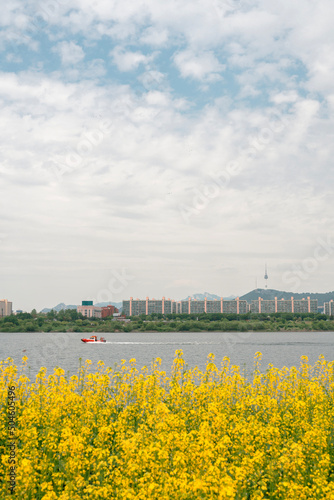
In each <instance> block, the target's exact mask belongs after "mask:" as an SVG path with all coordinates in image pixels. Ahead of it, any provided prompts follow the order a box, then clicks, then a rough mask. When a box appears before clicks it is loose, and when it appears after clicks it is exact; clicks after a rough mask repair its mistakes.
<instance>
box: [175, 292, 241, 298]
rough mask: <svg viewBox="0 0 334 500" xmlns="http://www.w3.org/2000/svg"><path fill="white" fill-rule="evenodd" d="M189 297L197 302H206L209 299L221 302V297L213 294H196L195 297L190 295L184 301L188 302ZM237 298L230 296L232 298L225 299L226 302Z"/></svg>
mask: <svg viewBox="0 0 334 500" xmlns="http://www.w3.org/2000/svg"><path fill="white" fill-rule="evenodd" d="M189 297H190V298H191V299H196V300H204V299H205V298H207V299H208V300H215V299H217V300H220V296H219V295H214V294H213V293H208V292H204V293H194V295H188V297H187V298H186V299H183V300H188V299H189ZM235 298H236V295H230V297H223V299H224V300H233V299H235Z"/></svg>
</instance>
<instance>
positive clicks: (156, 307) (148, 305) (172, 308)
mask: <svg viewBox="0 0 334 500" xmlns="http://www.w3.org/2000/svg"><path fill="white" fill-rule="evenodd" d="M122 312H123V314H125V316H139V315H140V314H145V315H148V314H153V313H157V314H158V313H160V314H172V313H176V312H179V308H178V306H177V303H176V302H175V300H171V299H166V298H165V297H162V299H161V300H156V299H149V298H148V297H146V299H143V300H141V299H133V297H130V300H123V309H122Z"/></svg>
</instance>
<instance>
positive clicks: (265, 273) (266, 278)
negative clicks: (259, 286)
mask: <svg viewBox="0 0 334 500" xmlns="http://www.w3.org/2000/svg"><path fill="white" fill-rule="evenodd" d="M264 279H265V280H266V281H265V285H264V288H268V285H267V282H268V272H267V264H265V266H264Z"/></svg>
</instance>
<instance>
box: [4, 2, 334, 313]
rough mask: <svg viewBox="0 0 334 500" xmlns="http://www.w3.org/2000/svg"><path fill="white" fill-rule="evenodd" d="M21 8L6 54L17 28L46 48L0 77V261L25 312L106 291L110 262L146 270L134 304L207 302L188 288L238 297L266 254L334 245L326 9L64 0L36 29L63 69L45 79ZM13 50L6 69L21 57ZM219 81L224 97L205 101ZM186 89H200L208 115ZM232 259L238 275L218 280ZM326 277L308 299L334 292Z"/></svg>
mask: <svg viewBox="0 0 334 500" xmlns="http://www.w3.org/2000/svg"><path fill="white" fill-rule="evenodd" d="M13 5H14V6H15V9H16V10H15V9H11V8H9V7H8V6H7V7H4V8H5V9H6V10H5V15H4V17H2V19H1V22H2V23H3V24H4V26H5V31H4V32H2V35H1V36H2V37H3V38H2V42H3V43H5V38H6V37H7V38H8V34H9V33H12V32H13V30H14V32H15V30H17V29H19V30H20V33H21V32H22V33H23V34H25V36H26V38H25V40H26V41H27V43H26V45H27V47H28V48H31V49H33V50H35V51H37V49H38V50H40V52H35V53H34V55H33V57H32V58H31V60H32V61H33V63H32V64H34V66H31V67H30V68H28V69H27V70H24V71H22V69H20V71H19V72H17V73H16V74H13V73H10V72H2V73H1V75H0V102H1V109H2V113H1V118H0V125H1V129H2V130H3V133H2V137H1V141H2V143H1V149H0V172H1V179H2V184H1V201H2V207H6V211H5V213H4V214H2V217H1V225H0V234H1V235H5V237H2V238H1V247H0V257H1V259H0V260H1V263H2V286H3V289H5V290H7V292H6V295H7V296H8V298H13V300H14V307H15V308H16V307H20V306H22V307H28V308H29V307H30V308H31V309H32V307H37V308H39V307H40V308H41V307H44V306H46V305H54V303H53V302H55V301H56V300H58V301H61V300H64V301H67V302H69V303H70V302H72V303H73V302H74V303H76V302H79V301H80V299H81V298H82V294H83V293H84V292H83V290H84V291H85V293H87V295H89V291H90V290H91V294H92V295H95V296H96V295H97V292H98V290H99V287H100V289H103V288H106V283H105V281H104V280H105V270H106V269H110V267H113V266H114V267H115V268H117V267H118V268H119V267H121V266H125V267H127V268H129V269H130V270H131V273H132V274H134V275H135V276H136V278H135V279H134V280H133V282H131V285H130V288H129V289H127V290H126V291H125V292H124V296H125V297H128V296H130V295H133V296H146V295H150V296H162V295H164V293H165V288H166V287H168V286H170V288H169V290H170V295H172V296H173V297H175V298H178V297H177V296H178V294H179V293H180V294H181V295H185V294H188V293H192V292H194V291H200V290H191V289H187V290H186V289H185V288H186V287H187V286H191V283H195V284H196V287H197V284H202V287H203V289H204V288H205V289H207V290H208V291H213V292H218V293H222V294H223V295H229V294H232V293H237V294H239V293H240V290H241V289H243V290H244V291H245V292H246V291H248V290H247V288H251V287H252V286H253V284H254V279H253V278H254V275H255V274H256V272H257V271H256V269H257V268H258V266H259V264H261V270H262V263H263V262H264V260H265V259H266V258H268V255H269V257H270V259H271V262H269V265H271V263H274V262H278V261H279V262H280V265H281V268H283V267H284V266H286V265H288V263H289V262H293V261H298V259H299V258H300V254H301V252H307V251H308V250H307V249H311V250H312V248H313V247H314V245H315V244H316V239H317V237H318V235H319V234H325V235H326V234H330V233H331V231H332V230H331V220H330V213H331V208H332V186H333V182H334V178H333V177H334V174H333V171H332V166H331V161H332V157H333V155H334V146H333V143H332V141H331V136H332V130H333V126H334V120H333V114H332V112H331V111H332V110H333V109H334V94H333V84H332V82H333V61H332V59H331V56H330V55H331V54H332V53H333V48H334V35H333V30H332V27H331V24H330V22H331V9H332V4H331V2H329V1H327V0H321V2H318V3H317V4H315V3H314V2H312V3H311V2H302V1H301V0H296V2H291V1H288V0H283V1H282V2H280V3H279V4H277V3H273V2H271V1H269V0H259V1H257V2H255V1H251V0H250V1H247V2H246V1H245V2H237V3H236V4H235V8H233V2H232V1H231V2H230V1H228V5H227V4H226V3H224V5H225V6H226V5H227V8H226V9H225V7H224V9H221V10H219V13H218V14H219V15H218V14H217V2H211V3H210V2H204V1H203V0H196V1H190V0H189V1H188V0H186V1H182V2H181V1H179V0H172V1H171V2H156V1H150V0H145V1H144V2H139V3H138V2H137V1H134V0H133V1H132V0H130V1H129V2H127V3H126V4H124V2H123V3H121V2H113V3H110V2H107V1H105V0H97V1H96V2H93V3H92V2H88V0H80V2H78V1H77V0H69V1H68V2H66V6H65V4H64V3H62V6H59V8H57V9H56V10H55V11H54V13H53V14H52V15H51V14H50V13H49V18H48V20H47V22H46V24H45V30H44V31H43V33H44V34H45V36H46V37H47V36H49V41H50V46H51V47H52V46H53V47H54V50H55V51H56V52H57V53H58V54H59V56H60V58H61V61H62V64H63V66H62V67H61V68H60V69H59V68H53V69H52V70H51V71H50V72H49V73H47V72H46V70H43V64H44V67H45V68H46V67H49V66H48V65H49V61H47V58H48V49H49V47H48V46H47V44H45V45H43V47H41V45H40V44H39V39H38V36H39V35H38V32H37V31H30V32H29V31H27V29H28V28H27V26H26V24H25V19H27V17H24V16H31V15H32V12H31V10H30V9H31V6H32V5H34V6H36V4H34V3H31V2H30V3H29V2H28V3H25V4H22V2H17V3H15V4H14V3H13ZM40 5H42V4H40ZM59 5H60V4H59ZM19 8H20V9H21V12H20V15H21V16H23V17H17V18H16V19H17V20H16V21H15V19H14V18H15V16H17V15H18V10H17V9H19ZM40 8H41V7H40ZM66 12H70V13H69V14H68V15H67V14H66ZM28 18H29V17H28ZM51 27H52V30H51ZM8 30H9V31H8ZM79 39H80V44H79V42H78V41H77V40H79ZM28 42H29V43H28ZM115 44H116V46H115ZM143 45H145V49H144V48H143ZM149 46H151V47H152V48H153V50H155V49H156V48H157V49H158V50H159V51H160V52H159V53H158V52H153V53H149V52H147V50H148V48H149ZM21 48H22V46H21V45H19V44H18V45H17V46H16V49H17V52H15V51H14V50H13V51H11V52H10V51H8V53H10V54H13V55H10V56H9V58H8V61H9V62H13V61H15V60H16V61H17V63H18V64H23V63H24V62H25V58H26V53H25V52H23V51H22V52H21ZM42 49H43V51H42ZM110 51H111V55H112V58H113V62H114V64H115V66H114V67H113V68H112V71H110V61H108V60H107V58H106V57H104V56H103V54H106V53H108V54H110ZM20 58H21V60H22V61H23V62H21V63H20ZM37 59H38V62H39V63H41V65H40V66H39V67H38V66H37V63H36V60H37ZM46 61H47V62H48V64H46ZM170 62H172V65H173V64H174V67H176V68H177V69H178V70H179V72H180V74H181V76H182V77H183V78H187V79H189V80H188V82H187V85H185V84H184V82H181V83H180V81H179V79H178V81H177V84H176V83H175V80H174V71H175V70H173V69H171V68H170ZM108 63H109V64H108ZM28 64H29V62H27V66H28ZM76 65H78V67H76ZM72 66H73V67H72ZM116 68H118V70H119V71H120V72H121V73H122V74H121V75H119V74H117V70H116ZM44 71H45V72H44ZM131 71H133V72H135V75H131V74H130V72H131ZM115 75H116V77H115ZM222 76H224V95H223V97H222V95H219V94H218V91H217V89H215V92H217V94H215V95H213V94H210V85H209V84H210V82H212V81H216V80H217V79H220V78H222ZM131 78H132V79H131ZM69 79H71V82H69ZM191 80H193V81H195V83H196V85H195V86H196V88H197V82H200V84H201V86H202V87H201V88H203V86H204V85H206V86H207V87H206V88H207V89H208V92H207V93H206V95H205V96H204V98H203V96H202V95H201V96H200V97H201V98H203V100H204V101H205V102H206V104H205V105H203V107H202V108H201V107H200V106H199V104H198V102H197V97H198V94H196V95H195V92H194V86H192V87H191V89H192V92H189V93H188V90H187V89H188V88H189V87H190V86H191V85H192V84H193V82H192V81H191ZM117 81H121V82H123V84H117V83H116V82H117ZM139 82H140V83H139ZM225 83H226V85H225ZM308 94H309V95H308ZM235 95H237V99H236V98H235ZM268 103H269V104H268ZM270 109H272V110H273V111H274V112H275V113H274V114H275V115H276V117H274V118H273V117H271V116H270ZM107 119H109V120H110V128H109V132H108V133H106V132H102V131H101V126H102V123H103V122H104V121H105V120H107ZM101 134H102V136H101ZM87 141H88V142H87ZM232 162H233V163H232ZM233 165H237V168H236V170H237V171H236V172H235V171H234V170H233V168H234V167H233ZM229 169H230V170H231V169H232V170H231V171H232V173H231V172H230V170H229ZM215 193H216V194H215ZM182 206H186V207H188V208H190V209H194V210H195V211H193V212H192V215H191V217H190V218H189V223H187V222H186V221H185V220H184V218H183V217H182V214H181V209H180V207H182ZM82 249H84V251H83V250H82ZM305 249H306V250H305ZM222 261H223V262H224V266H223V267H228V268H234V269H238V271H237V272H236V273H233V274H232V275H227V274H226V275H224V272H222V274H219V275H218V274H217V273H218V271H217V270H219V269H221V268H222ZM331 268H332V266H330V265H328V267H327V271H328V272H327V276H326V273H325V272H322V273H320V274H319V275H314V276H311V277H310V279H309V281H308V282H307V283H305V288H308V289H309V290H311V289H312V288H313V289H316V288H319V289H320V290H326V288H328V289H329V288H332V285H331V283H332V280H333V277H334V276H333V274H332V271H331ZM277 269H279V265H277ZM219 272H220V271H219ZM83 276H84V279H83ZM194 276H195V278H194ZM245 276H246V277H249V280H250V281H249V282H247V283H246V284H245V281H244V280H245ZM319 276H321V279H320V278H319ZM279 278H280V274H279V271H277V274H276V279H277V287H278V288H279V287H280V285H281V281H280V279H279ZM193 280H194V281H193ZM218 281H219V284H217V282H218ZM35 282H36V283H38V286H36V285H35ZM194 286H195V285H194ZM198 286H199V285H198ZM34 287H35V288H34ZM94 287H95V288H94ZM96 288H97V289H96ZM245 288H246V289H245ZM30 290H33V294H31V293H30ZM49 293H50V295H49V297H51V298H50V299H46V295H47V294H49ZM31 295H32V299H31V302H29V301H28V299H27V297H28V296H31ZM180 298H181V297H180ZM46 300H48V303H45V301H46ZM50 302H51V303H50Z"/></svg>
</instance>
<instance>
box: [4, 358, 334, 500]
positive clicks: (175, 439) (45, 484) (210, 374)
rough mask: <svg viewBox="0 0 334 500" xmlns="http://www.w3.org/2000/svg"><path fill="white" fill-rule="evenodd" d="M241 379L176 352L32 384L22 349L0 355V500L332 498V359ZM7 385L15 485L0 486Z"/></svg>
mask: <svg viewBox="0 0 334 500" xmlns="http://www.w3.org/2000/svg"><path fill="white" fill-rule="evenodd" d="M260 359H261V354H260V353H257V354H256V357H255V368H254V372H253V374H252V376H251V377H250V378H249V379H247V378H246V377H245V376H244V375H243V374H242V373H241V370H240V368H239V367H238V366H233V365H232V366H231V365H230V362H229V359H228V358H224V359H223V361H222V363H221V364H219V365H217V364H215V362H214V355H210V356H209V358H208V362H207V367H206V370H205V371H204V372H201V371H199V370H198V369H197V368H193V369H188V368H187V365H186V363H185V361H184V359H183V354H182V351H176V356H175V360H174V363H173V366H172V368H171V373H170V374H167V373H166V372H164V371H162V370H161V368H160V363H161V360H160V359H157V360H156V361H155V362H154V363H153V364H152V367H151V368H150V369H148V368H146V367H144V368H142V369H138V368H137V367H136V362H135V360H130V361H129V364H127V363H126V362H125V361H124V360H122V362H121V364H120V365H119V366H116V367H114V368H113V369H112V368H106V367H105V366H104V364H103V363H102V362H101V361H100V362H99V363H98V367H97V369H96V370H95V372H92V373H90V364H91V362H90V361H89V360H87V361H86V363H85V364H84V365H83V366H82V367H81V369H80V372H79V374H78V376H72V377H66V376H65V374H64V371H63V370H62V369H61V368H55V370H54V373H53V374H52V375H49V376H47V374H46V369H45V368H43V367H42V368H41V369H40V372H39V374H38V376H37V378H36V381H35V382H31V381H30V380H29V379H28V377H27V376H26V374H25V373H26V370H25V366H26V364H27V358H23V366H22V367H21V369H19V368H17V367H16V366H15V365H14V364H13V361H12V360H11V359H10V358H8V359H7V360H6V361H3V362H2V363H1V364H0V391H1V405H2V408H1V424H0V425H1V426H0V446H1V470H0V475H1V485H0V498H1V499H7V498H8V499H9V498H11V499H13V498H17V499H24V500H29V499H36V500H40V499H43V500H56V499H61V500H81V499H89V500H93V499H129V500H130V499H143V500H144V499H159V500H160V499H187V500H191V499H197V498H198V499H254V500H255V499H256V500H259V499H275V500H278V499H334V406H333V395H334V362H327V361H325V359H324V358H323V357H320V358H319V360H318V361H317V362H316V363H315V365H314V366H310V365H309V364H308V360H307V358H305V357H302V358H301V363H300V366H299V367H298V368H296V367H292V368H283V369H281V370H279V369H277V368H275V367H274V366H272V365H269V367H268V369H267V370H266V371H265V372H264V373H261V371H260ZM11 387H15V398H16V399H15V412H16V413H15V418H16V429H15V435H16V439H15V442H16V456H15V461H16V463H15V473H16V486H15V492H14V493H13V494H11V492H10V491H9V486H8V474H9V467H10V466H9V459H10V452H9V448H8V440H9V439H10V438H9V436H8V428H9V427H8V415H9V413H10V412H8V399H7V394H8V388H11Z"/></svg>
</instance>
